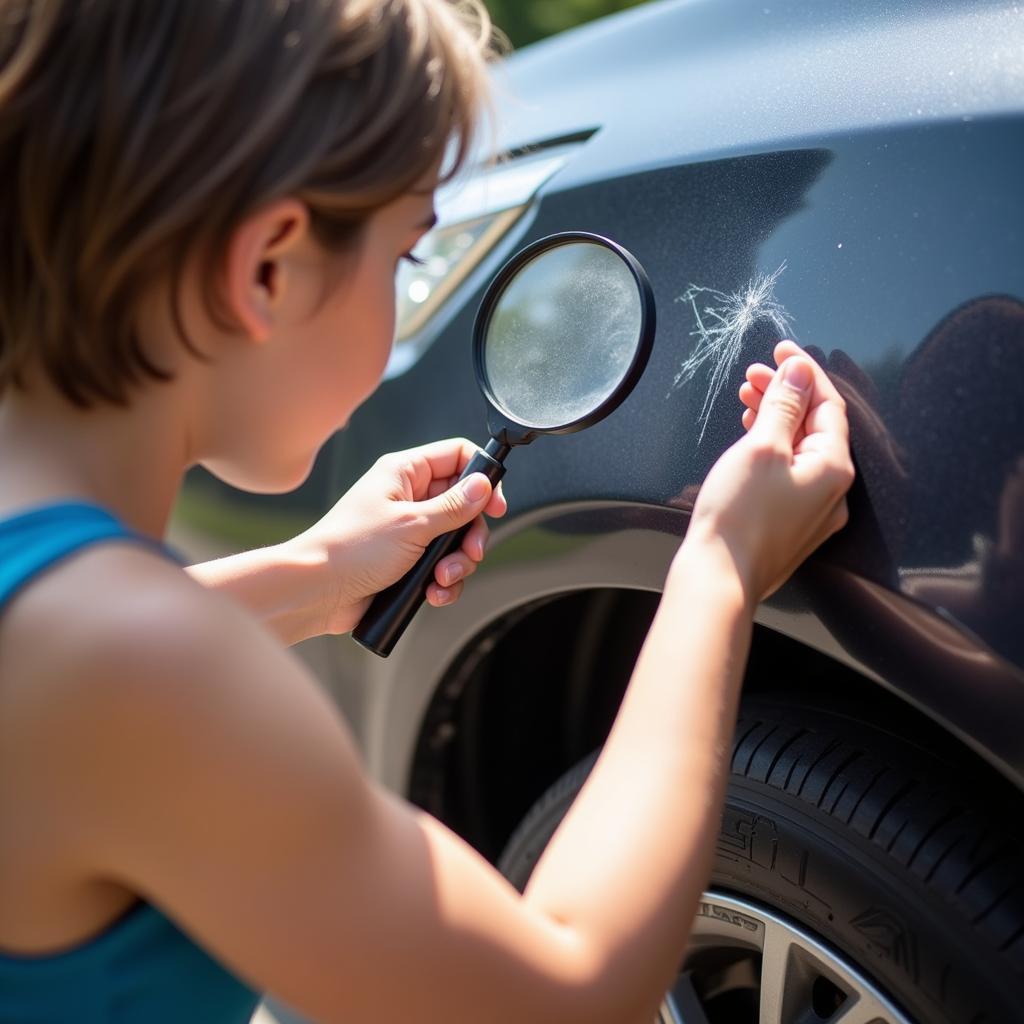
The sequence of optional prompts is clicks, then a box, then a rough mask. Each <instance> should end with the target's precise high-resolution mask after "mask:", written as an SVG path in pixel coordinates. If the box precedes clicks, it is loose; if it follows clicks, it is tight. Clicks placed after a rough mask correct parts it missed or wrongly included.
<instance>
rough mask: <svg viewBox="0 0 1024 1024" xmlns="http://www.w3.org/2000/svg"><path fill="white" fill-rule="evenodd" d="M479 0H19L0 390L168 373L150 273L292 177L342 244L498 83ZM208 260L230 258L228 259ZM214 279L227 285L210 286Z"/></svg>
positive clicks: (3, 153)
mask: <svg viewBox="0 0 1024 1024" xmlns="http://www.w3.org/2000/svg"><path fill="white" fill-rule="evenodd" d="M489 38H490V23H489V20H488V18H487V14H486V12H485V10H484V9H483V7H482V6H481V4H480V3H479V2H478V0H457V2H451V0H217V2H213V0H0V181H2V182H3V187H2V189H0V393H2V392H3V391H4V390H5V389H6V388H8V387H9V386H11V385H14V386H21V385H22V374H23V373H24V370H25V369H26V367H27V366H28V365H29V364H30V363H31V362H33V361H36V360H38V362H39V363H40V365H41V366H42V367H43V369H44V370H45V371H46V373H47V374H48V375H49V377H50V379H51V380H52V381H53V382H54V384H55V385H56V386H57V387H58V388H59V389H60V391H61V392H62V393H63V394H64V395H65V396H66V397H67V398H68V399H69V400H70V401H72V402H74V403H75V404H76V405H79V406H83V407H88V406H90V405H92V404H93V403H94V402H95V401H96V400H99V401H104V402H111V403H115V404H120V405H123V404H126V403H127V401H128V395H129V393H130V389H131V387H132V386H133V385H135V384H138V383H139V382H141V381H142V380H145V379H168V376H169V375H168V373H167V372H166V371H165V370H163V369H161V368H159V367H157V366H155V365H153V363H152V361H151V360H149V359H148V358H147V357H146V354H145V353H144V352H143V350H142V346H141V344H140V339H139V338H138V336H137V333H136V329H135V319H136V306H137V302H138V300H139V298H140V296H141V294H142V293H143V292H144V290H145V289H146V288H147V287H148V286H149V285H151V284H153V283H155V282H158V281H160V280H162V279H165V278H166V279H167V280H169V281H171V282H172V284H173V287H172V289H171V294H172V300H171V302H172V309H173V312H174V318H175V323H176V324H177V328H178V332H179V334H180V335H181V337H182V340H183V341H184V343H185V344H186V345H188V347H189V348H191V349H192V351H193V352H195V353H196V354H197V355H199V353H198V352H196V350H195V348H194V346H192V345H191V343H190V342H189V340H188V338H187V336H186V335H185V332H184V328H183V326H182V323H181V318H180V315H179V313H178V307H177V301H176V299H175V298H174V297H173V296H174V295H176V294H177V290H178V283H179V281H180V277H181V273H182V269H183V267H184V264H185V259H186V256H187V255H188V254H189V253H190V252H192V251H193V247H194V246H196V245H200V246H202V247H203V251H204V253H205V256H206V258H207V259H209V260H211V261H212V260H215V259H216V258H217V257H218V256H219V255H220V254H221V253H222V251H223V250H222V249H221V248H220V247H221V246H223V244H224V242H225V241H226V239H227V237H228V236H229V234H230V231H231V229H232V228H233V227H234V226H235V225H236V224H238V223H239V222H240V221H241V220H242V219H243V218H244V217H245V216H246V215H248V214H249V213H251V212H252V211H253V210H255V209H257V208H258V207H259V206H260V205H262V204H264V203H266V202H268V201H270V200H272V199H274V198H278V197H281V196H284V195H293V196H295V197H297V198H299V199H301V200H303V201H304V202H305V203H306V204H307V205H308V207H309V210H310V213H311V220H312V226H313V230H314V232H315V233H316V235H317V237H318V238H319V240H320V241H322V242H323V243H324V244H325V245H328V246H331V247H334V248H342V247H344V246H345V245H346V244H351V242H352V240H353V239H354V238H355V237H356V235H357V234H358V231H359V229H360V227H361V225H362V224H363V223H365V220H366V218H367V217H368V216H369V215H370V214H371V213H372V212H373V211H374V210H375V209H378V208H379V207H381V206H383V205H384V204H386V203H388V202H389V201H391V200H392V199H394V198H396V197H397V196H399V195H401V194H403V193H404V192H406V191H408V190H409V189H410V188H411V187H412V186H413V185H414V183H416V182H417V181H419V180H421V179H422V178H423V176H424V175H425V174H426V173H428V171H429V170H430V169H431V168H433V167H435V166H437V165H439V164H440V163H441V161H442V159H444V157H445V154H446V152H448V150H447V147H448V146H449V144H452V147H453V151H452V154H451V158H450V159H449V160H447V161H446V163H445V166H446V167H448V173H447V174H446V175H445V177H450V175H451V174H453V173H454V172H455V171H456V170H457V169H458V168H459V167H460V166H462V165H463V163H464V162H465V161H466V159H467V157H468V154H469V152H470V147H471V145H472V140H473V135H474V127H475V125H476V123H477V120H478V118H479V116H480V113H481V106H482V105H483V103H484V102H485V100H486V96H487V72H486V67H485V60H486V59H487V57H488V56H489V55H490V53H491V44H490V42H489ZM207 279H209V277H208V278H207ZM208 298H209V296H208Z"/></svg>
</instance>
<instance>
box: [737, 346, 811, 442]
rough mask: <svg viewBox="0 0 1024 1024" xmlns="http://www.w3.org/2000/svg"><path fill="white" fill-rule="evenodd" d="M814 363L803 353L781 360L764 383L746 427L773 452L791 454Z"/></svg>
mask: <svg viewBox="0 0 1024 1024" xmlns="http://www.w3.org/2000/svg"><path fill="white" fill-rule="evenodd" d="M815 369H816V367H815V364H814V363H813V362H812V361H811V360H810V359H808V358H807V357H806V356H804V355H797V356H791V357H790V358H788V359H786V360H784V362H783V363H782V365H781V366H780V367H779V372H778V373H776V374H775V375H774V376H773V377H772V380H771V383H770V384H769V385H768V388H767V390H766V391H765V393H764V397H763V399H762V400H761V403H760V406H759V408H758V410H757V419H756V421H755V422H754V424H753V425H752V426H751V428H750V434H751V436H755V435H757V436H759V437H760V439H761V441H762V442H766V443H768V444H770V445H771V447H772V448H773V449H774V450H776V451H780V452H781V451H784V452H787V453H790V454H791V453H792V450H793V444H794V439H795V437H796V433H797V430H798V429H799V428H800V426H801V425H802V423H803V420H804V416H805V415H806V414H807V409H808V406H809V404H810V401H811V396H812V393H813V389H814V386H815V379H814V373H815Z"/></svg>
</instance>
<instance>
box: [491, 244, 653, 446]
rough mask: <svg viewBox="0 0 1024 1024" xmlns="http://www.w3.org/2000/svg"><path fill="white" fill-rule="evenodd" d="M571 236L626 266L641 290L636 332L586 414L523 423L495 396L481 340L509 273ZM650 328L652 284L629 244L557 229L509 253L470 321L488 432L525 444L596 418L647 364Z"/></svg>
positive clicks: (600, 417)
mask: <svg viewBox="0 0 1024 1024" xmlns="http://www.w3.org/2000/svg"><path fill="white" fill-rule="evenodd" d="M573 242H590V243H596V244H598V245H603V246H604V247H605V248H607V249H611V250H612V252H614V253H615V254H616V255H617V256H619V257H620V258H621V259H622V261H623V262H624V263H625V264H626V266H627V267H629V270H630V272H631V273H632V275H633V279H634V281H635V282H636V286H637V291H638V293H639V295H640V336H639V338H638V340H637V345H636V348H635V350H634V352H633V359H632V361H631V362H630V365H629V368H628V369H627V371H626V373H625V374H623V376H622V379H621V380H620V382H619V384H618V386H617V387H616V388H615V389H614V390H613V391H612V393H611V394H610V395H609V396H608V397H607V398H606V399H605V400H604V401H603V402H602V403H601V404H600V405H598V406H596V407H595V408H594V409H591V410H590V412H588V413H587V414H586V415H584V416H581V417H579V418H578V419H575V420H572V421H571V422H569V423H565V424H561V425H558V426H555V427H539V426H537V425H535V424H531V423H525V422H524V421H522V420H520V419H518V418H517V417H515V416H513V415H512V414H511V413H510V412H509V411H508V410H507V409H505V408H504V406H502V404H501V403H500V402H499V401H498V399H497V398H496V397H495V394H494V391H493V390H492V389H491V384H490V380H489V379H488V376H487V368H486V365H485V362H484V345H485V343H486V339H487V330H488V328H489V327H490V323H491V317H492V315H493V314H494V310H495V307H496V306H497V304H498V301H499V300H500V298H501V296H502V295H503V294H504V292H505V289H506V287H507V286H508V284H509V282H510V281H511V279H512V278H513V277H515V275H516V274H518V273H519V271H520V270H521V269H522V268H523V267H524V266H525V265H526V264H527V263H529V262H531V261H532V260H534V259H536V258H537V257H538V256H540V255H541V254H543V253H545V252H548V251H549V250H551V249H557V248H560V247H561V246H563V245H569V244H572V243H573ZM654 333H655V304H654V289H653V288H652V287H651V282H650V281H649V280H648V277H647V273H646V272H645V271H644V268H643V267H642V266H641V265H640V262H639V261H638V260H637V258H636V257H635V256H634V255H633V254H632V253H631V252H630V251H629V250H628V249H626V248H624V247H623V246H621V245H619V243H618V242H613V241H612V240H611V239H610V238H606V237H605V236H604V235H598V234H594V233H592V232H589V231H559V232H556V233H555V234H553V235H546V236H545V237H544V238H539V239H537V241H535V242H531V243H530V244H529V245H528V246H526V247H525V248H523V249H520V250H519V252H517V253H516V254H515V255H514V256H513V257H512V258H511V259H509V260H508V262H507V263H505V265H504V266H503V267H502V268H501V269H500V270H499V271H498V273H497V274H496V275H495V277H494V280H493V281H491V283H490V285H489V286H488V288H487V291H486V292H485V293H484V296H483V299H482V300H481V302H480V307H479V309H478V310H477V314H476V321H475V323H474V325H473V369H474V371H475V372H476V379H477V383H478V384H479V385H480V390H481V391H482V392H483V395H484V398H485V399H486V401H487V405H488V407H489V416H488V424H489V426H490V428H491V436H492V437H495V438H498V437H499V435H501V434H503V435H504V436H503V437H501V438H500V439H501V440H503V441H505V443H507V444H526V443H528V442H529V441H531V440H533V438H534V437H535V436H537V435H538V434H573V433H575V432H576V431H578V430H583V429H585V428H586V427H590V426H593V425H594V424H595V423H598V422H600V421H601V420H603V419H604V418H605V417H606V416H608V415H609V414H610V413H612V412H614V411H615V410H616V409H617V408H618V407H619V406H620V405H621V404H622V403H623V402H624V401H625V400H626V399H627V398H628V397H629V395H630V394H631V393H632V391H633V388H634V387H636V384H637V382H638V381H639V380H640V377H641V376H642V375H643V372H644V370H645V369H646V367H647V362H648V359H649V358H650V355H651V350H652V348H653V347H654Z"/></svg>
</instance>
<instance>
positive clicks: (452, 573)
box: [444, 562, 462, 586]
mask: <svg viewBox="0 0 1024 1024" xmlns="http://www.w3.org/2000/svg"><path fill="white" fill-rule="evenodd" d="M460 579H462V566H461V565H459V563H458V562H456V563H455V564H454V565H449V566H448V568H447V569H446V570H445V574H444V580H445V583H447V584H448V585H449V586H451V585H452V584H453V583H456V582H458V581H459V580H460Z"/></svg>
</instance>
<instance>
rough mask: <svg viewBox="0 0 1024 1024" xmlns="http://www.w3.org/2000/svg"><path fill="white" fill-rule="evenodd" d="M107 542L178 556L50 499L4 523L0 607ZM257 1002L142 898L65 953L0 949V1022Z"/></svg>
mask: <svg viewBox="0 0 1024 1024" xmlns="http://www.w3.org/2000/svg"><path fill="white" fill-rule="evenodd" d="M109 540H130V541H136V542H139V543H143V544H147V545H149V546H151V547H154V548H156V549H158V550H159V551H161V552H163V553H164V554H165V555H166V556H167V557H169V558H173V559H175V561H179V560H178V559H177V558H175V556H174V554H173V553H172V552H171V550H170V549H169V548H167V547H165V546H163V545H161V544H159V543H157V542H156V541H153V540H151V539H150V538H148V537H145V536H143V535H142V534H138V533H134V532H132V531H131V530H129V529H128V528H127V527H126V526H124V525H123V524H122V523H121V522H120V521H118V520H117V519H116V518H115V517H114V516H112V515H111V514H110V513H109V512H107V511H106V510H105V509H102V508H100V507H98V506H95V505H88V504H84V503H78V502H64V503H60V504H53V505H44V506H42V507H39V508H35V509H30V510H29V511H27V512H24V513H22V514H20V515H16V516H13V517H11V518H9V519H4V520H0V614H2V613H3V609H4V607H5V606H6V604H7V602H8V601H9V600H10V599H11V598H12V597H13V596H14V595H15V594H17V593H18V591H20V590H21V589H22V588H23V587H25V586H26V585H27V584H28V583H30V582H31V581H32V580H33V579H34V578H35V577H36V576H38V575H39V574H40V573H42V572H44V571H45V570H46V569H47V568H49V567H50V566H52V565H54V564H55V563H56V562H58V561H60V560H61V559H64V558H68V557H69V556H71V555H73V554H74V553H75V552H76V551H80V550H81V549H82V548H84V547H87V546H88V545H91V544H96V543H100V542H102V541H109ZM258 1003H259V996H258V995H257V994H256V993H255V992H253V990H252V989H251V988H249V986H247V985H246V984H244V983H243V982H242V981H241V980H240V979H238V978H236V977H235V976H234V975H233V974H231V973H230V972H229V971H228V970H227V969H226V968H225V967H224V966H222V965H221V964H220V963H218V961H216V960H215V959H213V957H212V956H210V954H208V953H207V952H206V951H205V950H204V949H203V948H202V947H201V946H199V945H197V944H196V943H195V942H193V941H192V939H190V938H189V937H188V936H187V935H186V934H185V933H184V932H182V931H181V930H180V929H179V928H178V927H177V926H176V925H175V924H174V922H173V921H171V920H170V918H168V917H167V916H165V915H164V914H163V913H162V912H161V911H160V910H158V909H157V908H156V907H155V906H153V905H152V904H150V903H146V902H144V901H140V902H139V903H136V904H134V905H133V906H132V907H130V908H129V909H128V911H127V912H126V913H125V914H123V915H122V916H121V917H119V918H118V919H117V920H116V921H114V922H113V923H111V924H110V925H108V926H107V927H106V928H104V929H103V930H102V931H101V932H100V933H99V934H98V935H96V936H94V937H93V938H91V939H89V940H88V941H86V942H84V943H82V944H81V945H78V946H75V947H73V948H71V949H69V950H66V951H64V952H60V953H55V954H47V955H43V956H36V955H31V956H25V955H18V954H13V953H3V952H0V1024H186V1022H188V1024H246V1022H247V1021H249V1020H250V1018H251V1017H252V1015H253V1012H254V1011H255V1009H256V1006H257V1004H258Z"/></svg>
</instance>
